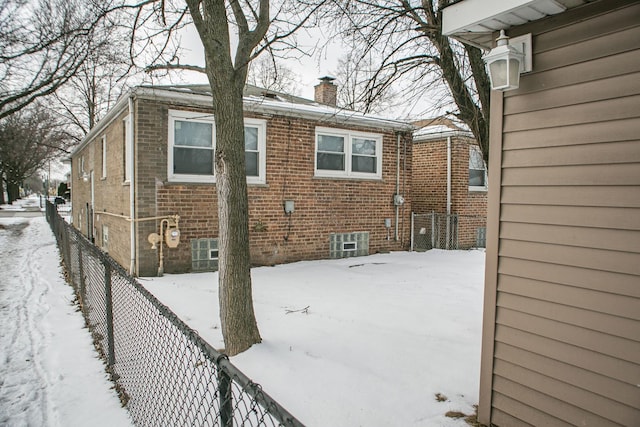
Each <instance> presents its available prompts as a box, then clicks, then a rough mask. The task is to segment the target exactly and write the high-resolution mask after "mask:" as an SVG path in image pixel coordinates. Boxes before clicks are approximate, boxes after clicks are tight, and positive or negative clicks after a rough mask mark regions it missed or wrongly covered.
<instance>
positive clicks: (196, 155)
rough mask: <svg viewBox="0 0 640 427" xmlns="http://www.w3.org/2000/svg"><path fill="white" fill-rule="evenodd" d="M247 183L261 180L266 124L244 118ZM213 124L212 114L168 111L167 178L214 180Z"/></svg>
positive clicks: (214, 143) (188, 180)
mask: <svg viewBox="0 0 640 427" xmlns="http://www.w3.org/2000/svg"><path fill="white" fill-rule="evenodd" d="M244 134H245V163H246V164H245V171H246V174H247V182H249V183H264V182H265V166H266V164H265V151H266V142H265V141H266V123H265V121H264V120H257V119H245V127H244ZM215 145H216V127H215V121H214V118H213V115H211V114H208V113H194V112H188V111H175V110H170V111H169V161H168V168H169V170H168V176H169V180H170V181H186V182H215V166H214V155H215Z"/></svg>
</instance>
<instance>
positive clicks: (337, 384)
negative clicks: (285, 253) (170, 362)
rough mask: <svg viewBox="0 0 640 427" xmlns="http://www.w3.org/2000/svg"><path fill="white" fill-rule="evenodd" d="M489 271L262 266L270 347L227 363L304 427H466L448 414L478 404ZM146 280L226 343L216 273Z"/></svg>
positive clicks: (454, 264)
mask: <svg viewBox="0 0 640 427" xmlns="http://www.w3.org/2000/svg"><path fill="white" fill-rule="evenodd" d="M483 271H484V252H483V251H438V250H432V251H429V252H425V253H408V252H402V253H391V254H379V255H373V256H368V257H360V258H350V259H341V260H323V261H312V262H299V263H294V264H287V265H279V266H276V267H262V268H255V269H253V270H252V278H253V296H254V304H255V311H256V316H257V319H258V325H259V328H260V332H261V335H262V338H263V342H262V343H261V344H259V345H255V346H253V347H252V348H251V349H249V350H248V351H246V352H245V353H243V354H241V355H238V356H236V357H233V358H232V362H233V363H234V364H235V365H236V366H238V367H239V368H240V370H242V371H243V372H244V373H245V374H246V375H247V376H249V377H250V378H251V379H252V380H254V381H256V382H257V383H259V384H261V385H262V387H263V389H264V390H265V391H266V392H267V393H269V394H270V395H271V396H272V397H274V398H275V399H276V400H277V401H278V402H279V403H280V404H282V405H283V406H284V407H285V408H286V409H287V410H288V411H290V412H291V413H292V414H294V415H295V416H296V417H297V418H298V419H299V420H300V421H302V422H303V423H304V424H306V425H307V426H309V427H320V426H333V427H341V426H344V427H347V426H348V427H353V426H367V427H376V426H381V427H382V426H467V424H466V423H465V422H464V421H463V420H461V419H459V420H454V419H451V418H447V417H445V413H446V412H447V411H462V412H464V413H466V414H473V412H474V409H473V405H474V404H477V402H478V384H479V376H480V373H479V365H480V341H481V321H482V298H483V295H482V289H483ZM141 282H142V283H143V285H144V286H145V287H147V289H149V290H150V291H151V292H152V293H154V294H155V295H156V296H157V297H158V298H159V299H160V300H161V301H162V302H163V303H165V304H166V305H168V306H169V307H170V308H172V310H173V311H174V312H175V313H176V314H177V315H178V316H179V317H180V318H182V319H183V320H184V321H185V322H186V323H187V324H189V325H190V326H191V327H192V328H194V329H196V330H197V331H199V333H200V335H201V336H203V338H205V339H206V340H207V341H208V342H209V343H210V344H211V345H213V346H214V347H215V348H223V347H224V343H223V341H222V335H221V331H220V327H219V325H220V323H219V322H220V321H219V314H218V302H217V275H216V274H215V273H200V274H190V275H165V276H164V277H161V278H144V279H142V280H141ZM437 394H440V395H443V396H446V400H445V401H443V402H439V401H438V400H437V399H436V395H437Z"/></svg>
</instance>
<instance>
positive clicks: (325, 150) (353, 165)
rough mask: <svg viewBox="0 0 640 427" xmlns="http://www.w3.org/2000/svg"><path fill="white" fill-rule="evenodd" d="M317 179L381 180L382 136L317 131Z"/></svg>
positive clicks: (341, 131)
mask: <svg viewBox="0 0 640 427" xmlns="http://www.w3.org/2000/svg"><path fill="white" fill-rule="evenodd" d="M315 175H316V176H327V177H353V178H372V179H379V178H381V177H382V135H377V134H364V133H360V132H351V131H346V130H340V129H330V128H316V165H315Z"/></svg>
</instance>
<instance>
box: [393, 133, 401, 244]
mask: <svg viewBox="0 0 640 427" xmlns="http://www.w3.org/2000/svg"><path fill="white" fill-rule="evenodd" d="M399 195H400V132H396V195H395V197H394V204H395V205H396V222H395V225H396V227H395V241H396V242H397V241H398V239H399V236H398V221H399V219H400V203H399V200H398V196H399Z"/></svg>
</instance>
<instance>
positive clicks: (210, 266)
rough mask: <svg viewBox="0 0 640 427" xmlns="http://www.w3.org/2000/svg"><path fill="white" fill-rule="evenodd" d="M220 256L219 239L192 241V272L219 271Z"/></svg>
mask: <svg viewBox="0 0 640 427" xmlns="http://www.w3.org/2000/svg"><path fill="white" fill-rule="evenodd" d="M218 254H219V252H218V239H212V238H202V239H192V240H191V271H217V270H218Z"/></svg>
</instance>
